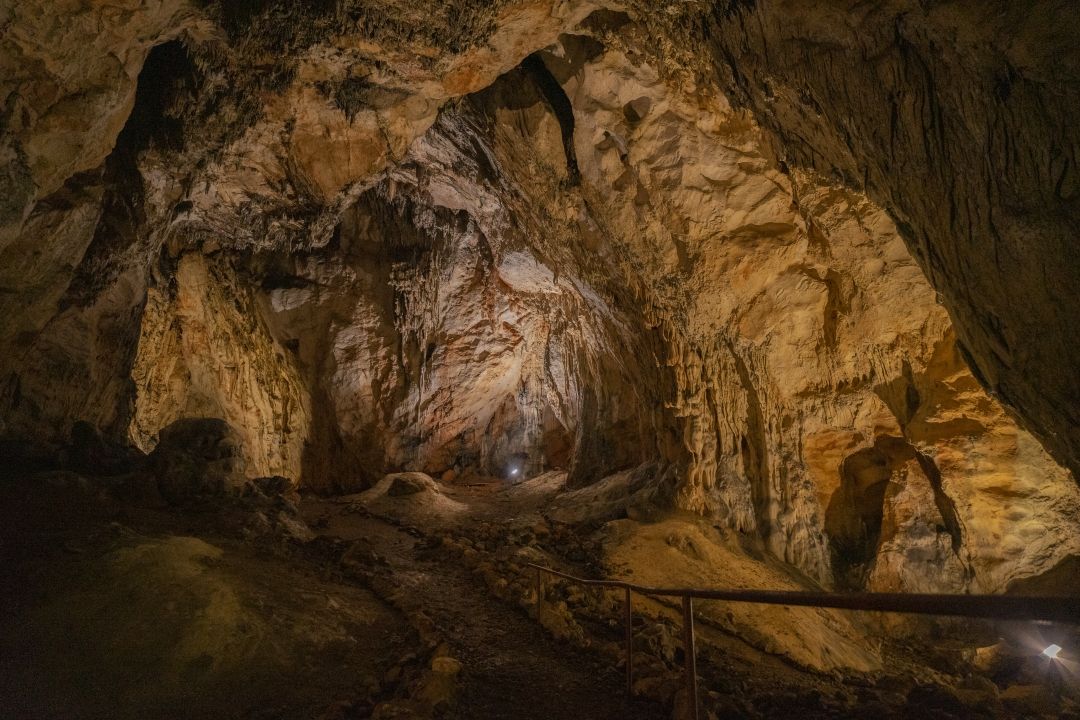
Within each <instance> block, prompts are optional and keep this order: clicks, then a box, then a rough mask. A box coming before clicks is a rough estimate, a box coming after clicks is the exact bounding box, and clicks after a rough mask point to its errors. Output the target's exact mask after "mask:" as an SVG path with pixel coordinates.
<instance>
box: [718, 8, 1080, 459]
mask: <svg viewBox="0 0 1080 720" xmlns="http://www.w3.org/2000/svg"><path fill="white" fill-rule="evenodd" d="M1074 29H1075V8H1072V7H1069V6H1068V4H1066V3H1059V2H1041V1H1033V2H1019V3H1017V2H1006V1H1004V0H1000V1H996V2H990V3H985V2H973V1H964V2H953V3H944V4H939V3H935V4H925V3H917V2H903V1H897V2H887V3H882V4H878V5H874V6H859V5H858V4H857V3H853V2H847V1H846V0H838V1H836V2H826V3H814V4H813V5H806V4H803V3H798V2H793V1H789V0H762V1H761V2H749V3H746V2H738V3H726V4H724V3H721V4H718V5H717V6H716V7H715V8H714V10H713V14H712V17H711V21H710V22H709V23H708V27H707V29H706V30H704V33H705V34H707V35H708V37H709V42H710V45H711V47H712V48H713V51H714V54H715V57H716V63H717V66H718V68H720V69H721V72H722V76H723V78H724V89H725V92H727V93H728V95H729V97H731V98H733V99H734V100H735V101H737V102H738V103H740V104H742V105H745V106H746V107H748V108H751V109H752V110H753V112H754V114H755V116H756V117H757V118H758V119H759V121H760V122H761V123H762V124H763V125H764V126H765V127H767V128H769V130H770V131H771V132H772V133H774V134H775V136H776V137H777V138H778V139H779V142H780V145H781V148H782V151H781V154H782V156H783V158H784V160H785V162H787V163H788V164H789V165H791V166H796V165H798V166H803V167H810V168H815V169H817V170H819V171H820V172H822V173H824V174H826V175H829V176H833V177H836V178H838V179H840V180H842V181H843V182H845V183H846V184H848V185H850V186H853V187H858V188H862V189H863V190H864V191H865V192H866V193H867V194H868V195H869V196H870V197H871V198H873V199H874V200H875V201H876V202H877V203H879V204H880V205H881V206H882V207H884V208H886V209H887V210H888V212H889V213H890V214H891V215H892V217H893V218H894V219H895V220H896V223H897V226H898V227H899V228H900V229H901V231H902V236H903V237H904V240H905V242H906V243H907V245H908V247H909V248H910V250H911V252H912V255H913V256H914V257H915V259H916V260H917V261H918V262H919V264H920V266H921V267H922V268H923V269H924V271H925V272H926V274H927V276H928V277H929V279H930V282H931V284H932V285H933V286H934V288H935V289H937V290H938V292H940V293H941V295H942V300H943V303H944V304H945V306H946V307H947V308H948V309H949V312H950V314H951V316H952V318H953V320H954V322H955V323H956V328H957V333H958V338H959V341H960V343H961V345H960V346H961V348H963V350H962V352H964V353H965V354H966V356H967V357H968V362H969V364H971V365H972V367H973V369H974V371H975V372H976V374H977V375H978V377H979V378H980V382H981V384H982V385H983V386H984V387H985V388H987V389H988V390H989V391H991V392H992V393H993V394H994V395H995V396H997V397H998V398H1000V399H1001V400H1002V401H1003V402H1005V403H1006V404H1007V405H1008V406H1010V407H1012V408H1014V409H1015V410H1016V411H1017V412H1018V413H1019V414H1020V415H1021V417H1023V418H1024V420H1025V421H1026V423H1027V425H1028V426H1029V427H1030V428H1031V429H1032V430H1033V431H1034V432H1036V433H1037V434H1038V436H1039V437H1040V439H1041V440H1042V442H1043V443H1044V444H1045V445H1046V447H1048V448H1049V449H1050V450H1051V451H1052V452H1053V453H1055V455H1056V456H1057V457H1058V458H1059V459H1060V460H1061V461H1062V462H1063V463H1065V464H1066V465H1068V466H1069V467H1070V468H1071V469H1072V470H1073V472H1074V473H1076V472H1078V471H1080V414H1078V413H1080V376H1078V375H1077V373H1076V372H1075V370H1074V369H1073V367H1072V366H1071V364H1070V363H1068V362H1067V361H1065V358H1069V357H1073V356H1075V355H1076V351H1077V341H1076V333H1075V332H1074V331H1073V330H1072V328H1073V326H1074V325H1075V321H1076V312H1075V309H1074V308H1076V307H1077V301H1078V300H1080V285H1078V284H1077V282H1076V278H1077V277H1078V275H1080V253H1078V251H1077V249H1076V246H1075V243H1074V242H1073V241H1072V238H1073V237H1074V236H1075V234H1076V228H1077V227H1078V223H1080V176H1078V175H1077V160H1078V157H1080V133H1077V132H1076V130H1075V127H1074V123H1073V122H1072V117H1073V115H1074V108H1075V107H1076V106H1077V104H1078V102H1080V49H1078V47H1077V44H1076V37H1075V35H1076V34H1075V31H1074ZM928 188H933V191H926V190H925V189H928Z"/></svg>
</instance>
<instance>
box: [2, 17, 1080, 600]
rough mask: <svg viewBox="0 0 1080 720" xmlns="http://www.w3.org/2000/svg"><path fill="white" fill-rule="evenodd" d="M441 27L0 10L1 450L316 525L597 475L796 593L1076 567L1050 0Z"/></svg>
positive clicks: (427, 21)
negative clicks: (188, 424)
mask: <svg viewBox="0 0 1080 720" xmlns="http://www.w3.org/2000/svg"><path fill="white" fill-rule="evenodd" d="M445 5H446V6H445V7H443V6H440V7H441V9H438V10H436V11H432V9H431V8H426V7H424V6H418V7H416V8H414V9H411V10H408V11H402V10H401V9H400V8H396V6H395V12H396V13H400V12H406V15H407V17H404V18H402V19H401V22H400V23H399V22H397V20H396V18H399V14H395V13H388V12H387V11H386V8H384V7H381V6H380V4H379V3H377V2H372V3H367V4H362V3H352V2H348V3H336V4H333V7H331V6H330V4H327V5H323V4H311V5H304V6H303V7H298V6H295V4H289V3H278V2H268V3H258V4H250V5H249V4H239V5H236V6H232V5H228V6H227V5H225V4H221V3H209V4H206V5H205V6H204V7H198V8H196V7H192V6H188V5H187V4H169V3H157V4H154V5H153V7H143V6H139V7H138V8H136V7H128V6H127V5H125V4H123V3H110V2H95V3H89V4H84V5H80V6H79V7H78V8H77V10H78V11H77V12H72V13H70V14H68V15H67V16H62V15H61V14H59V13H40V14H39V15H40V17H39V16H38V15H33V14H32V13H30V11H29V10H24V9H19V10H18V11H17V12H15V11H8V15H7V16H5V17H4V21H5V22H6V23H7V25H6V27H14V28H17V32H13V33H6V34H5V39H4V43H5V45H4V46H3V48H4V52H3V53H2V54H0V55H2V56H3V57H4V61H3V62H4V65H3V66H2V67H9V66H10V67H11V68H18V71H17V72H15V71H13V72H12V73H11V74H9V76H8V77H9V78H11V80H10V81H9V82H10V83H11V89H10V90H9V91H7V92H6V93H5V97H6V98H7V100H6V101H5V102H6V105H5V115H4V117H5V125H4V129H5V131H4V136H3V137H4V140H3V142H4V145H3V148H4V149H3V151H2V152H4V153H6V155H5V157H7V158H9V159H10V160H11V161H10V162H8V163H7V164H6V168H7V169H6V171H5V172H6V175H5V176H4V177H5V179H4V183H5V187H9V188H10V192H8V193H7V196H8V197H9V198H11V200H10V201H8V202H7V205H6V206H5V209H4V214H3V216H2V217H0V227H2V230H0V232H2V234H0V258H2V259H4V263H3V268H4V269H3V270H0V287H2V288H3V290H4V292H3V293H2V294H0V318H2V319H0V333H2V335H0V340H3V341H4V342H5V343H8V342H10V343H11V347H12V348H13V350H12V352H10V353H8V354H6V355H5V356H4V358H3V360H2V361H0V373H3V377H4V381H3V382H4V384H3V386H2V389H0V403H2V405H0V407H2V408H3V422H4V427H3V429H4V430H5V431H6V432H8V433H12V434H16V435H19V436H20V437H36V438H38V439H47V440H51V441H52V442H55V443H59V442H61V441H62V440H63V438H64V436H65V435H66V433H67V432H68V428H70V426H71V423H72V422H73V421H75V420H80V419H82V420H88V421H90V422H92V423H93V424H94V425H97V426H98V427H100V428H102V429H103V430H105V431H106V432H107V434H109V435H110V436H111V437H113V438H114V439H122V438H128V439H130V440H131V441H132V442H134V443H135V444H136V445H137V446H138V447H140V448H142V449H143V450H146V451H148V450H150V449H152V447H153V445H154V443H155V437H156V436H157V434H158V433H159V432H160V431H161V429H162V428H165V427H167V426H168V425H169V424H171V423H172V422H173V421H174V420H177V419H179V418H182V417H191V416H212V417H219V418H222V419H225V420H226V421H227V422H228V423H229V424H230V425H232V426H233V428H234V429H235V430H236V433H237V436H238V437H239V438H240V440H241V444H242V445H243V452H244V455H245V461H246V463H245V464H246V467H247V468H248V472H249V473H250V474H252V475H274V474H281V475H285V476H287V477H289V478H290V479H292V480H293V481H294V482H302V483H304V484H306V485H308V486H309V487H312V488H315V489H318V490H321V491H345V490H352V489H356V488H359V487H364V486H366V485H367V484H369V483H370V482H371V481H372V480H373V479H375V478H377V477H379V476H381V475H382V474H383V473H384V472H386V471H389V470H419V471H424V472H427V473H430V474H432V475H436V476H439V477H440V478H443V479H445V480H446V481H450V480H453V479H458V478H468V477H471V476H477V475H480V476H492V475H494V476H502V477H512V476H514V474H515V471H516V472H517V473H520V474H533V473H536V472H540V471H542V470H545V469H548V468H565V469H567V470H568V471H569V476H570V484H571V486H572V487H579V486H583V485H588V484H590V483H593V482H596V481H598V480H600V479H602V478H603V477H605V476H608V475H611V474H612V473H616V472H618V471H625V470H630V469H632V468H638V471H637V472H638V474H641V473H644V472H646V471H648V472H655V480H654V484H655V485H656V486H657V492H656V497H657V498H658V499H659V500H660V501H661V502H662V503H664V504H666V507H667V508H668V509H684V510H690V511H693V512H696V513H698V514H700V515H703V516H706V517H708V518H710V519H711V520H714V521H715V522H716V523H717V524H718V525H720V526H722V527H726V528H728V529H730V530H731V531H732V532H734V533H738V534H740V535H741V537H742V538H743V540H745V542H746V543H747V544H748V545H750V546H751V547H753V548H756V550H755V551H757V550H766V551H768V552H769V553H771V554H772V555H774V556H776V557H777V558H780V559H781V560H783V561H785V562H787V563H789V564H790V565H792V566H794V567H796V568H798V569H799V570H800V571H801V572H803V573H805V574H806V576H808V577H809V578H812V579H814V580H816V581H818V582H820V583H823V584H827V585H829V584H832V585H839V586H845V587H859V588H870V589H890V590H950V591H968V590H972V591H978V590H985V591H998V590H1001V589H1003V588H1005V587H1007V586H1008V585H1009V584H1010V583H1013V582H1015V581H1017V580H1020V579H1023V578H1026V577H1030V576H1033V575H1037V574H1039V573H1042V572H1044V571H1047V570H1049V569H1050V568H1051V567H1053V566H1055V565H1057V564H1058V563H1059V562H1060V561H1061V560H1062V559H1064V558H1066V557H1067V556H1069V555H1070V554H1075V553H1077V552H1080V533H1078V528H1077V523H1078V521H1080V489H1078V487H1077V485H1076V483H1075V482H1074V479H1073V478H1072V477H1071V476H1070V472H1069V471H1068V470H1067V469H1065V467H1072V468H1074V469H1075V468H1076V464H1075V463H1074V462H1073V460H1072V459H1071V458H1073V457H1074V456H1073V455H1072V454H1071V453H1073V449H1072V446H1073V439H1070V438H1071V437H1072V435H1071V433H1073V432H1074V429H1075V427H1077V426H1078V424H1077V423H1076V422H1075V418H1074V417H1073V415H1074V414H1075V412H1074V411H1075V408H1076V407H1080V403H1078V402H1076V400H1077V395H1076V385H1075V380H1076V375H1075V373H1071V372H1069V368H1067V366H1066V365H1065V363H1064V362H1063V361H1062V360H1061V358H1067V357H1069V352H1068V351H1069V349H1070V347H1071V346H1070V343H1071V342H1072V341H1071V339H1070V338H1071V334H1070V333H1069V332H1068V329H1067V327H1068V325H1069V322H1068V321H1069V320H1070V319H1071V318H1070V317H1069V313H1070V312H1071V308H1072V307H1074V306H1075V303H1074V302H1071V300H1070V299H1073V298H1074V296H1075V284H1074V283H1071V277H1072V276H1073V275H1075V263H1074V258H1073V255H1071V254H1070V251H1069V250H1068V248H1067V247H1064V246H1063V245H1061V243H1062V242H1063V240H1062V238H1065V237H1067V236H1068V233H1067V232H1065V231H1064V230H1063V228H1065V227H1067V226H1068V227H1071V225H1070V223H1074V222H1075V217H1074V214H1073V213H1074V209H1075V208H1074V205H1075V203H1074V202H1073V201H1074V199H1075V192H1074V185H1075V175H1074V173H1073V170H1072V169H1073V168H1075V143H1070V141H1069V139H1068V138H1067V137H1064V134H1063V133H1064V131H1063V130H1062V128H1063V126H1064V125H1065V124H1066V123H1064V122H1063V118H1064V115H1063V113H1064V110H1063V108H1065V107H1066V105H1065V104H1063V103H1065V102H1066V100H1068V98H1070V97H1072V95H1071V94H1070V93H1072V92H1073V87H1074V85H1073V84H1071V81H1070V80H1068V77H1066V76H1067V75H1068V73H1067V70H1068V68H1071V67H1073V66H1072V65H1071V64H1070V63H1072V59H1071V57H1072V56H1070V55H1066V56H1065V58H1066V59H1065V61H1064V65H1063V67H1064V68H1065V70H1055V69H1053V68H1051V67H1050V66H1049V65H1048V62H1049V61H1048V57H1049V56H1045V55H1043V54H1042V51H1041V50H1040V51H1038V52H1035V50H1034V49H1033V48H1034V45H1033V40H1032V39H1033V38H1035V37H1041V36H1043V35H1046V37H1048V38H1049V39H1050V40H1051V41H1052V42H1051V46H1056V45H1055V43H1056V44H1057V45H1060V44H1061V42H1062V39H1061V38H1060V37H1059V36H1058V35H1056V34H1055V33H1052V32H1050V31H1049V30H1048V29H1047V27H1046V26H1045V25H1044V24H1043V23H1045V22H1047V19H1048V18H1049V19H1052V18H1053V17H1054V16H1053V12H1054V8H1053V7H1052V6H1051V4H1049V3H1042V4H1038V7H1037V8H1036V9H1035V10H1033V11H1032V13H1031V14H1030V16H1029V17H1028V19H1026V20H1025V21H1024V22H1023V23H1020V24H1017V25H1016V27H1015V28H1014V29H1013V30H1010V31H1009V32H1005V31H1004V30H1003V29H1001V28H999V30H1001V32H1000V34H996V35H994V36H993V37H994V38H998V37H1013V38H1014V40H1015V42H1013V43H1012V44H1007V43H1006V44H1003V43H1002V42H998V41H997V40H994V41H989V40H987V39H986V38H983V37H977V36H975V35H973V34H972V33H974V32H975V31H972V30H970V29H965V27H967V26H965V25H964V24H963V22H961V21H963V20H964V19H965V18H966V17H967V15H966V14H965V13H967V12H969V8H968V5H967V4H966V3H957V4H950V5H949V6H948V8H944V7H943V8H931V9H926V10H923V9H921V8H920V9H914V8H908V7H907V3H904V2H900V1H899V0H898V2H895V3H888V4H887V5H886V6H882V7H876V8H874V9H865V8H862V7H861V6H859V7H854V6H850V7H849V5H850V4H848V3H843V2H840V0H836V1H835V2H832V3H828V4H826V5H824V6H821V7H820V8H816V9H807V8H805V7H802V6H796V4H795V3H789V2H769V1H766V0H761V1H759V2H755V3H737V4H715V5H709V4H699V3H682V4H677V5H672V6H670V7H668V8H667V9H666V10H665V11H664V12H660V11H655V9H654V12H649V13H644V12H637V11H636V10H635V8H634V7H633V6H628V7H617V8H616V7H613V8H610V9H603V8H600V7H599V5H597V4H595V3H592V2H587V1H582V2H570V3H550V2H543V0H521V1H518V2H507V3H498V4H479V3H477V4H475V5H474V4H473V3H471V2H466V1H464V0H463V1H462V2H459V3H451V4H445ZM28 7H29V6H28ZM995 7H996V6H995ZM1002 7H1003V6H1002ZM905 11H906V14H905ZM1002 12H1005V15H1002V16H1001V17H995V20H994V23H998V24H1001V25H1002V27H1004V23H1005V21H1006V20H1007V19H1009V18H1013V15H1011V14H1010V13H1012V12H1013V11H1011V10H1009V11H1007V12H1006V11H1005V10H1002ZM27 13H30V14H27ZM106 22H109V23H111V24H110V27H112V28H115V29H114V30H112V31H110V32H104V31H100V30H99V28H101V27H103V26H104V25H105V24H106ZM995 32H996V31H995ZM84 36H85V37H94V38H95V42H96V44H92V45H89V46H86V47H82V48H81V50H80V52H83V53H84V54H85V55H87V56H88V57H90V56H92V58H91V59H92V60H93V62H88V63H82V64H83V65H84V67H82V68H81V69H80V67H79V66H80V56H79V52H76V51H75V50H74V49H72V48H76V47H79V46H78V44H77V43H72V42H65V43H61V42H59V40H60V39H61V38H73V39H74V38H78V37H84ZM946 40H947V41H948V42H946ZM984 41H986V42H984ZM152 46H153V49H152V50H151V47H152ZM65 48H67V49H66V50H65ZM706 51H708V52H706ZM1025 53H1027V54H1025ZM1031 53H1035V54H1034V55H1031ZM106 57H112V58H113V59H108V60H107V59H103V58H106ZM117 58H119V59H117ZM114 60H115V62H114ZM117 63H118V64H117ZM1002 68H1004V69H1005V70H1006V71H1007V72H1005V74H1004V75H1001V74H1000V73H999V72H998V71H999V70H1001V69H1002ZM1010 68H1011V70H1010ZM140 69H141V76H140V79H139V81H138V82H136V80H135V78H136V75H138V74H139V72H140ZM1040 73H1043V74H1042V75H1040ZM1002 78H1004V79H1002ZM1051 82H1053V83H1059V82H1060V83H1061V85H1062V87H1064V88H1065V90H1064V91H1063V92H1062V94H1061V95H1060V96H1056V95H1055V96H1054V97H1052V98H1051V97H1050V96H1049V95H1048V93H1049V91H1048V90H1046V87H1047V83H1051ZM1039 103H1043V104H1042V105H1040V104H1039ZM129 111H130V116H129ZM80 113H86V114H89V115H91V116H92V117H93V118H94V119H95V122H96V123H97V125H94V126H93V127H92V128H89V129H86V130H84V129H81V128H82V126H80V125H78V124H77V123H76V122H75V118H77V117H78V116H79V114H80ZM1031 116H1034V119H1031ZM125 117H127V118H128V119H127V123H126V124H125V122H124V118H125ZM886 129H888V134H887V135H886V134H883V133H885V132H886ZM886 148H887V150H886ZM1048 153H1049V154H1048ZM915 177H918V178H920V179H919V180H918V182H915V181H914V180H913V179H912V178H915ZM928 189H940V192H938V191H937V190H934V191H933V192H930V191H928ZM1051 189H1052V190H1051ZM987 238H991V239H992V245H993V247H994V248H995V252H994V253H993V255H994V259H993V262H990V260H989V254H988V253H987V252H984V246H983V244H982V243H983V241H984V240H986V239H987ZM1022 242H1031V243H1033V244H1032V245H1031V246H1032V247H1036V248H1038V249H1039V252H1038V253H1035V254H1032V255H1031V256H1030V257H1027V256H1024V255H1023V253H1021V252H1020V250H1019V248H1020V247H1021V244H1022ZM1055 243H1057V245H1055ZM1059 245H1061V247H1060V248H1058V246H1059ZM1054 248H1058V250H1056V251H1053V250H1054ZM1055 252H1057V255H1055ZM9 260H10V262H8V261H9ZM1005 268H1019V269H1018V270H1017V271H1016V272H1004V269H1005ZM924 271H925V273H926V274H925V275H924ZM927 277H929V279H930V281H929V282H928V281H927ZM1038 278H1041V280H1038V281H1037V279H1038ZM1024 293H1027V295H1024ZM1022 297H1023V298H1024V299H1025V300H1026V301H1027V303H1028V304H1027V305H1026V306H1025V305H1024V303H1021V302H1020V299H1021V298H1022ZM1025 307H1028V308H1030V309H1031V312H1025V311H1024V310H1023V308H1025ZM950 313H951V315H950ZM1043 326H1045V327H1046V328H1047V329H1048V332H1047V333H1046V335H1045V341H1042V340H1040V341H1039V342H1036V341H1035V340H1034V338H1035V337H1036V329H1037V328H1039V327H1043ZM972 368H973V369H972ZM987 388H988V389H989V392H988V390H987ZM1002 401H1004V402H1005V403H1007V404H1008V405H1009V406H1011V407H1012V408H1015V409H1016V410H1017V411H1018V412H1019V413H1020V414H1021V416H1022V417H1024V418H1025V420H1026V421H1027V423H1028V424H1029V426H1030V427H1031V428H1033V429H1034V430H1035V431H1036V432H1037V435H1038V438H1039V440H1036V439H1035V438H1034V437H1033V436H1031V435H1029V434H1028V432H1027V431H1026V430H1024V429H1023V428H1022V427H1021V426H1020V425H1019V424H1018V423H1017V421H1016V420H1015V419H1014V418H1013V417H1012V416H1011V415H1010V414H1009V413H1008V412H1007V411H1006V410H1005V409H1004V407H1003V405H1002V404H1001V403H1002ZM1040 441H1041V442H1042V443H1045V445H1046V447H1047V448H1049V449H1050V450H1051V451H1053V452H1055V453H1057V454H1058V456H1059V457H1060V458H1062V459H1063V461H1064V464H1065V467H1063V466H1062V465H1059V464H1058V463H1056V462H1055V461H1054V460H1053V459H1052V458H1051V457H1050V455H1048V454H1047V452H1046V451H1045V450H1044V449H1043V447H1042V445H1041V444H1040ZM643 468H644V469H643Z"/></svg>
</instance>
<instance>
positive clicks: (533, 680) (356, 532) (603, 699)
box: [326, 515, 666, 720]
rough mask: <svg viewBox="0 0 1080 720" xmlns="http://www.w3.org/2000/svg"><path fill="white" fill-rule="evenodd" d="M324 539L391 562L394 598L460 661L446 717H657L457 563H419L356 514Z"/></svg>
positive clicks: (374, 522)
mask: <svg viewBox="0 0 1080 720" xmlns="http://www.w3.org/2000/svg"><path fill="white" fill-rule="evenodd" d="M326 532H327V534H329V535H332V536H336V537H341V538H342V539H346V540H355V539H359V538H365V539H366V541H367V543H368V544H369V545H370V547H371V549H372V550H373V551H374V552H376V553H378V554H379V555H381V556H382V557H383V558H385V559H386V561H387V562H388V564H389V568H390V571H391V573H392V576H393V578H394V580H395V581H396V582H397V583H398V587H399V589H400V591H401V592H402V593H403V594H405V595H406V596H408V597H410V598H411V599H412V600H413V601H414V602H416V603H417V604H419V605H420V606H421V607H422V608H423V610H424V613H425V614H426V615H428V616H429V617H430V618H431V620H432V621H433V622H434V624H435V626H436V628H437V629H438V631H439V633H440V634H441V635H442V636H443V637H445V638H446V639H447V644H448V645H449V649H450V654H451V656H452V657H454V658H455V659H457V660H459V661H460V662H461V664H462V671H461V674H460V675H459V676H458V694H457V701H456V703H455V704H454V705H453V707H451V708H449V709H447V710H446V711H444V714H443V715H442V717H443V718H446V720H458V719H460V720H465V719H466V718H467V719H468V720H480V719H484V720H499V719H500V718H507V719H509V718H513V719H514V720H531V719H534V718H535V720H556V719H559V720H561V719H563V718H566V719H570V718H575V719H580V720H592V719H594V718H595V719H597V720H602V719H604V718H611V719H612V720H614V719H616V718H619V719H627V718H629V719H634V718H642V719H644V718H660V717H666V714H665V713H664V712H663V711H662V710H661V709H660V708H659V707H657V706H656V705H654V704H651V703H648V702H644V701H640V700H635V701H628V700H627V698H626V695H625V685H624V683H623V675H622V672H621V671H620V670H619V669H617V668H615V667H614V666H612V664H611V663H610V661H609V660H607V659H605V658H601V657H598V656H594V655H593V654H592V653H589V652H587V651H585V650H581V649H579V648H576V647H573V646H571V645H569V644H565V643H561V642H559V641H557V640H555V639H554V638H552V637H551V636H550V635H549V634H548V633H547V632H546V631H544V630H543V629H542V628H541V627H540V626H539V625H538V624H537V623H536V622H535V621H534V620H532V619H531V618H529V617H528V616H527V615H526V614H525V613H524V612H523V611H522V610H521V609H519V608H515V607H511V606H509V605H507V604H505V603H503V602H501V601H500V600H498V599H497V598H495V597H493V596H492V595H491V594H490V593H489V592H488V590H487V588H486V587H485V586H484V585H483V583H482V582H479V581H478V580H477V579H476V578H475V577H474V576H473V575H472V574H471V573H470V572H469V570H468V569H467V568H466V567H464V566H463V565H462V564H461V563H460V562H455V561H454V560H453V559H450V558H446V557H444V556H443V555H440V556H439V557H437V558H431V557H425V556H428V555H430V553H425V552H424V551H423V549H422V547H421V546H420V544H419V543H418V542H417V540H416V539H415V538H414V537H412V536H411V535H409V534H408V533H407V532H406V531H405V530H402V529H399V528H398V527H396V526H394V525H392V524H390V523H388V522H385V521H382V520H379V519H378V518H375V517H364V516H360V515H344V516H338V517H336V518H335V519H334V521H333V522H331V523H330V525H329V527H328V528H327V530H326Z"/></svg>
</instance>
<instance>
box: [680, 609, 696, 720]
mask: <svg viewBox="0 0 1080 720" xmlns="http://www.w3.org/2000/svg"><path fill="white" fill-rule="evenodd" d="M682 611H683V655H685V656H686V705H687V708H688V716H689V720H698V695H697V649H696V647H695V642H694V599H693V598H691V597H690V596H689V595H683V600H682Z"/></svg>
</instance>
